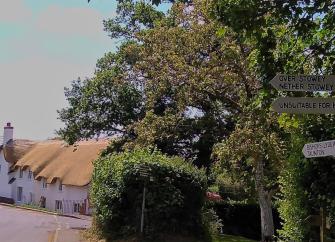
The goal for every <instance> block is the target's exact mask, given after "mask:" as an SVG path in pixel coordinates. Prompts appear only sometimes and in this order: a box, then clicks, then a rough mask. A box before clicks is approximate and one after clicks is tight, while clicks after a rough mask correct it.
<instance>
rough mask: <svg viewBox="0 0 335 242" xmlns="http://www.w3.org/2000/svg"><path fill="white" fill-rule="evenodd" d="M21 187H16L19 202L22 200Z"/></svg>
mask: <svg viewBox="0 0 335 242" xmlns="http://www.w3.org/2000/svg"><path fill="white" fill-rule="evenodd" d="M22 190H23V189H22V187H17V201H18V202H21V201H22Z"/></svg>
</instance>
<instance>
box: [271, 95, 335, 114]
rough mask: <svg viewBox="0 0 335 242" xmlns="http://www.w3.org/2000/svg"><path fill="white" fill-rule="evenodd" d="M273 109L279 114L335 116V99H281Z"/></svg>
mask: <svg viewBox="0 0 335 242" xmlns="http://www.w3.org/2000/svg"><path fill="white" fill-rule="evenodd" d="M272 108H273V109H274V110H275V111H276V112H278V113H301V114H302V113H305V114H327V113H334V114H335V98H316V97H280V98H278V99H277V100H275V101H274V102H273V103H272Z"/></svg>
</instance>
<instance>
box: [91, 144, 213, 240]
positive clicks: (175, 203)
mask: <svg viewBox="0 0 335 242" xmlns="http://www.w3.org/2000/svg"><path fill="white" fill-rule="evenodd" d="M143 170H144V171H143ZM143 173H147V176H143ZM141 174H142V175H141ZM144 184H146V185H145V186H146V191H147V192H146V210H145V222H144V223H145V233H146V235H147V236H153V235H157V234H162V233H169V232H173V233H184V232H188V233H192V234H199V233H201V232H203V231H204V230H203V229H202V224H203V223H202V220H201V210H202V207H203V204H204V200H205V191H206V188H207V183H206V175H205V172H204V171H203V170H199V169H197V168H196V167H194V166H193V165H191V164H189V163H187V162H185V161H184V160H182V159H181V158H177V157H172V158H171V157H167V156H165V155H163V154H161V153H160V152H158V151H156V150H154V151H150V150H146V149H145V150H140V149H137V150H134V151H132V152H124V153H120V154H112V155H109V156H105V157H101V158H100V159H98V160H97V161H95V163H94V172H93V180H92V188H91V197H92V201H93V204H94V206H95V209H96V210H95V216H96V222H97V224H98V226H99V227H100V228H101V230H102V231H103V232H104V233H105V234H106V235H111V236H113V238H117V237H124V236H127V235H130V234H136V233H139V231H140V221H141V206H142V199H143V187H144Z"/></svg>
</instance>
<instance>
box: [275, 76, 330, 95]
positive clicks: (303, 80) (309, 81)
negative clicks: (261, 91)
mask: <svg viewBox="0 0 335 242" xmlns="http://www.w3.org/2000/svg"><path fill="white" fill-rule="evenodd" d="M270 84H271V85H272V86H273V87H274V88H276V89H277V90H279V91H305V92H321V91H327V92H330V91H334V90H335V75H327V76H321V75H282V74H278V75H276V76H275V77H274V78H273V79H272V80H271V81H270Z"/></svg>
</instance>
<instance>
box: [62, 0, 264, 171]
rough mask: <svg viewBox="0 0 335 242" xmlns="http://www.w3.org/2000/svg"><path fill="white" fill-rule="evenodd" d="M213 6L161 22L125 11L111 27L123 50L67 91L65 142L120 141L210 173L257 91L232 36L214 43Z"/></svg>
mask: <svg viewBox="0 0 335 242" xmlns="http://www.w3.org/2000/svg"><path fill="white" fill-rule="evenodd" d="M208 6H209V5H208V4H207V3H206V1H205V2H204V1H200V0H197V1H195V2H194V5H193V7H194V9H193V10H192V11H190V12H187V11H184V9H185V7H187V5H185V4H182V3H175V4H173V6H172V9H171V10H170V11H169V12H168V13H167V14H162V13H159V12H157V11H158V10H157V9H155V8H154V7H153V6H151V5H148V4H147V3H145V2H143V1H136V2H135V1H123V2H122V3H120V5H119V10H118V15H117V17H116V18H113V19H111V20H109V21H107V22H105V27H106V31H107V32H108V33H109V34H110V35H111V36H112V37H113V38H119V37H120V38H121V39H122V40H123V44H122V45H121V46H120V48H119V49H118V51H117V52H116V53H108V54H106V55H105V56H104V57H103V58H101V59H100V60H99V61H98V63H97V70H96V75H95V77H94V78H92V79H91V80H87V81H85V82H83V83H81V84H80V85H79V84H74V85H73V86H72V88H71V89H68V90H67V92H66V95H67V99H68V101H69V107H68V108H66V109H63V110H61V111H60V112H59V116H60V119H61V120H62V121H63V122H64V123H65V128H64V129H62V130H60V131H59V134H60V135H61V136H62V137H63V138H64V139H66V140H67V141H70V142H71V143H72V142H75V141H76V140H79V139H81V138H90V137H95V136H96V135H99V134H100V133H101V134H109V135H113V134H118V135H119V136H121V138H122V140H123V141H124V143H123V145H122V147H119V146H118V150H122V149H127V148H134V147H137V146H140V147H147V146H155V147H158V149H160V150H161V151H162V152H163V153H166V154H168V155H179V156H182V157H184V158H186V159H188V160H190V161H192V162H193V163H194V164H196V165H197V166H199V167H202V166H205V167H209V166H210V165H211V163H212V160H211V153H212V148H213V146H214V144H215V143H217V142H220V141H221V140H222V139H223V138H225V137H227V135H229V133H230V132H231V130H232V129H233V127H234V124H235V121H236V115H238V113H239V112H241V103H242V102H243V100H244V99H245V97H246V96H250V95H252V94H253V93H254V92H255V89H257V88H258V87H259V86H257V83H258V82H257V81H256V80H255V79H254V78H253V77H252V76H249V75H248V73H247V72H246V71H245V69H246V65H247V63H246V59H245V51H246V50H245V48H244V47H243V46H240V45H239V44H238V43H237V42H236V41H235V39H234V35H233V34H232V33H231V31H227V32H226V33H225V34H224V35H221V36H217V35H216V32H217V30H218V24H217V23H216V22H215V21H213V20H212V19H211V18H210V16H209V13H208ZM147 12H150V14H149V15H146V13H147ZM199 16H201V17H199ZM147 18H148V19H147ZM200 18H201V19H200ZM129 26H130V27H129ZM127 31H130V32H127ZM153 63H154V64H153ZM119 144H121V143H119Z"/></svg>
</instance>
